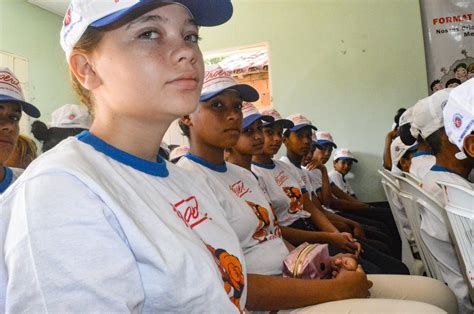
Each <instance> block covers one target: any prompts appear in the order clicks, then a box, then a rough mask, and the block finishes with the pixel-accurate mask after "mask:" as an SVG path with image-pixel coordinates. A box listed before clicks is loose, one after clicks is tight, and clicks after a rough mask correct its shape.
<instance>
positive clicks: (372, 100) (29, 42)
mask: <svg viewBox="0 0 474 314" xmlns="http://www.w3.org/2000/svg"><path fill="white" fill-rule="evenodd" d="M233 2H234V16H233V18H232V19H231V21H230V22H228V23H227V24H225V25H223V26H220V27H216V28H209V29H207V28H203V29H202V32H201V35H202V37H203V41H202V42H201V47H202V49H203V51H214V50H221V49H229V48H233V47H241V46H248V45H255V44H259V43H268V44H269V47H270V80H271V92H272V96H273V103H274V105H275V107H276V108H277V109H278V110H280V111H281V113H282V114H283V115H288V114H291V113H295V112H301V113H303V114H305V115H306V116H308V117H309V118H310V119H312V120H313V123H314V124H315V125H316V126H317V127H318V128H319V129H320V130H328V131H331V132H332V134H333V136H334V137H335V140H336V142H337V143H338V145H339V146H340V147H348V148H350V149H351V150H353V152H354V154H355V155H356V156H357V157H358V158H359V160H360V162H359V163H358V164H356V166H355V167H354V169H353V174H354V179H353V181H352V182H354V184H353V185H354V188H355V190H356V193H357V194H358V195H359V196H360V198H362V199H365V200H380V199H383V198H384V196H383V191H382V188H381V186H380V184H379V182H380V180H379V177H378V175H377V172H376V170H377V169H378V168H379V167H380V165H381V156H382V150H383V143H384V137H385V134H386V132H388V131H389V128H390V126H391V124H392V118H393V115H394V113H395V110H396V109H397V108H398V107H400V106H410V105H412V104H414V103H415V102H416V101H417V100H418V99H420V98H422V97H425V96H426V95H427V91H426V71H425V62H424V52H423V39H422V33H421V23H420V13H419V7H418V1H417V0H234V1H233ZM61 20H62V19H61V17H59V16H57V15H54V14H52V13H49V12H47V11H44V10H42V9H39V8H37V7H35V6H33V5H31V4H29V3H27V2H26V0H0V50H5V51H8V52H10V53H13V54H18V55H20V56H23V57H26V58H28V59H29V61H30V84H31V85H30V87H31V90H30V95H31V96H32V97H33V98H34V101H35V103H36V104H37V105H38V106H39V107H40V108H41V110H42V112H43V118H42V119H43V121H49V116H50V113H51V112H52V111H53V110H54V109H55V108H57V107H59V106H61V105H63V104H65V103H67V102H75V101H76V100H75V97H74V96H73V94H72V92H71V90H70V88H69V81H68V76H67V72H66V64H65V61H64V57H63V52H62V50H61V48H60V46H59V39H58V36H59V35H58V33H59V29H60V26H61Z"/></svg>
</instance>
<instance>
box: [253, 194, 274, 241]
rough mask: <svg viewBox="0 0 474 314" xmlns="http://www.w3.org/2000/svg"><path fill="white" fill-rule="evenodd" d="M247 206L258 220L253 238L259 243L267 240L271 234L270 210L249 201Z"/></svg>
mask: <svg viewBox="0 0 474 314" xmlns="http://www.w3.org/2000/svg"><path fill="white" fill-rule="evenodd" d="M247 204H248V205H249V206H250V208H252V209H253V211H254V213H255V215H256V216H257V218H258V226H257V229H256V231H255V233H254V234H253V236H252V237H253V238H254V239H255V240H257V241H259V242H263V241H265V240H267V235H269V234H271V232H269V231H268V226H270V216H269V215H268V210H267V209H266V208H265V207H262V206H260V205H258V204H255V203H252V202H249V201H247Z"/></svg>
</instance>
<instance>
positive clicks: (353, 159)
mask: <svg viewBox="0 0 474 314" xmlns="http://www.w3.org/2000/svg"><path fill="white" fill-rule="evenodd" d="M337 160H352V161H353V162H359V161H358V160H357V159H355V158H351V157H339V158H338V159H337Z"/></svg>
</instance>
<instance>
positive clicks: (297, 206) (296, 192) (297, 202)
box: [283, 187, 303, 214]
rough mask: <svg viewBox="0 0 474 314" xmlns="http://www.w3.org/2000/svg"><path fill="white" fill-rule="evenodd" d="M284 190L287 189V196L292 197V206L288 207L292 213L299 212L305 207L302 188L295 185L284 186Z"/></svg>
mask: <svg viewBox="0 0 474 314" xmlns="http://www.w3.org/2000/svg"><path fill="white" fill-rule="evenodd" d="M283 191H285V193H286V196H288V197H289V199H290V207H289V208H288V212H289V213H290V214H294V213H297V212H299V211H300V210H302V209H303V200H302V196H303V195H302V194H301V190H300V189H298V188H295V187H283Z"/></svg>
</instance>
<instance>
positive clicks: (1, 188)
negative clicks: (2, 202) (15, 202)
mask: <svg viewBox="0 0 474 314" xmlns="http://www.w3.org/2000/svg"><path fill="white" fill-rule="evenodd" d="M3 169H4V171H5V176H4V177H3V180H2V182H0V193H3V192H5V190H6V189H7V188H8V187H9V186H10V184H11V183H12V179H13V171H12V170H11V169H10V168H8V167H3Z"/></svg>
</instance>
